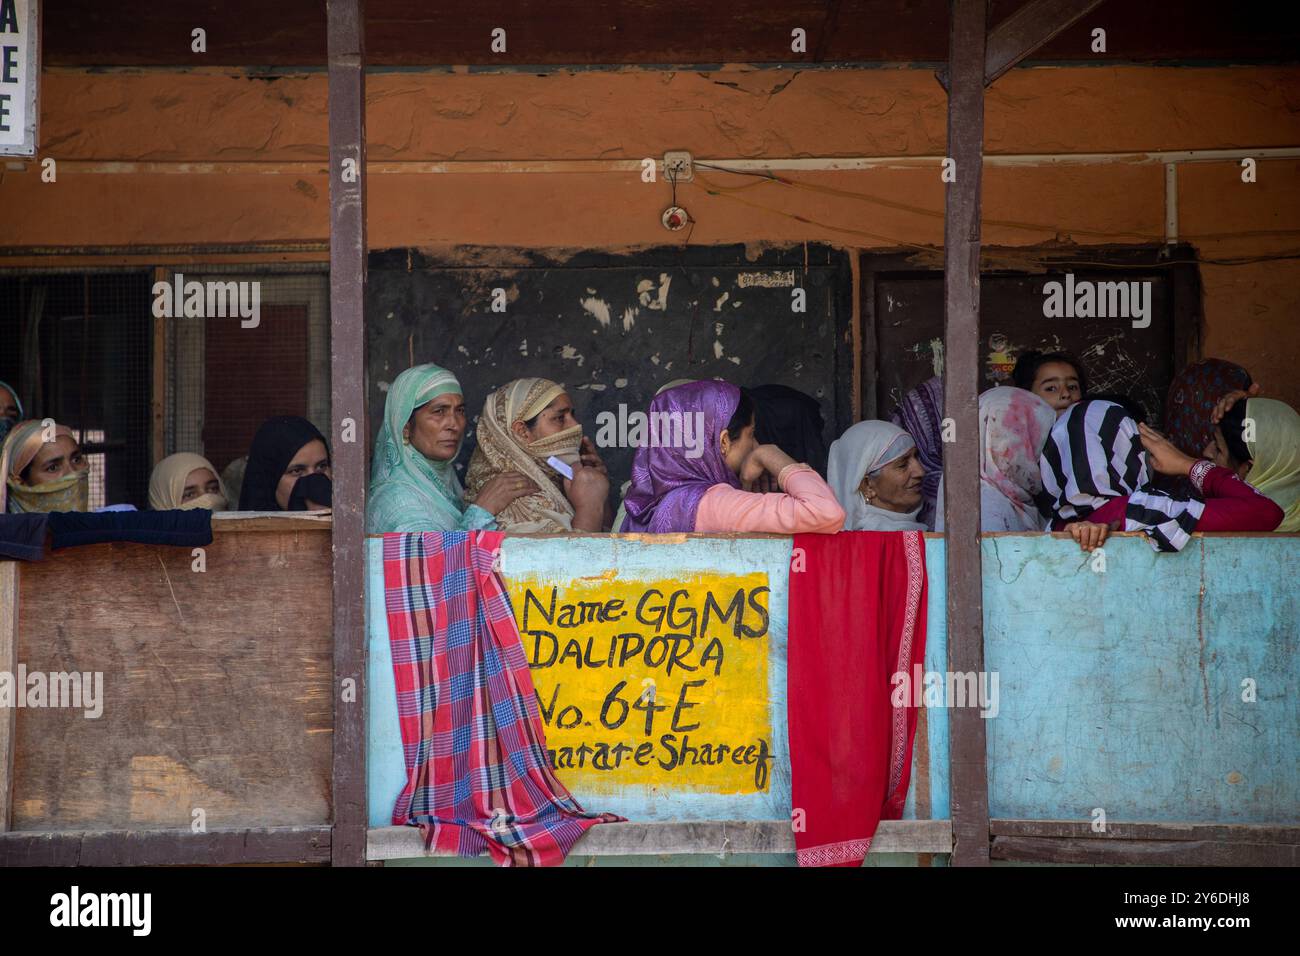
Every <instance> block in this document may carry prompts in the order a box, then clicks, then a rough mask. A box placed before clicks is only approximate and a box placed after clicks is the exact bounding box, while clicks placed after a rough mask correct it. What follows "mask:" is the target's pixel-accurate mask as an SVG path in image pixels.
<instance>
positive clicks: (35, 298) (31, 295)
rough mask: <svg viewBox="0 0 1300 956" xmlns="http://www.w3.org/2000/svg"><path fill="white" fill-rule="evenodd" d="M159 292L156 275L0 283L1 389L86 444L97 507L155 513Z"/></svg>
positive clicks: (58, 273) (123, 273)
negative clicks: (151, 486) (7, 386)
mask: <svg viewBox="0 0 1300 956" xmlns="http://www.w3.org/2000/svg"><path fill="white" fill-rule="evenodd" d="M150 286H151V273H150V272H149V271H148V270H119V271H111V272H109V271H105V272H81V271H74V270H42V271H40V272H31V273H26V274H19V273H12V272H6V273H0V343H3V347H0V379H3V380H5V381H7V382H9V383H11V384H12V385H14V386H15V387H16V388H17V389H18V391H19V398H20V400H21V401H22V403H23V411H24V414H25V416H26V417H27V418H52V419H54V420H55V421H57V422H58V423H59V424H61V425H66V426H67V427H68V428H70V429H72V431H73V432H74V433H75V434H76V435H78V436H80V438H81V441H82V448H83V450H84V451H85V452H86V455H87V457H88V459H89V461H90V467H91V491H90V504H91V507H100V506H102V505H105V504H133V505H135V506H136V507H140V508H142V507H144V506H145V504H146V498H147V494H146V491H147V486H148V482H149V471H150V469H151V468H152V466H153V459H152V449H151V447H150V421H151V411H150V397H151V396H150V393H151V382H152V363H153V358H152V339H151V335H152V318H151V312H150V308H151V297H150ZM11 343H12V346H13V347H10V344H11Z"/></svg>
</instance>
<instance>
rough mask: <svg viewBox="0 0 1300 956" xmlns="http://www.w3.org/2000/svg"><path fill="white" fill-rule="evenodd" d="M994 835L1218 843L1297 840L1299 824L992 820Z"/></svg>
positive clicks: (1299, 837) (991, 827)
mask: <svg viewBox="0 0 1300 956" xmlns="http://www.w3.org/2000/svg"><path fill="white" fill-rule="evenodd" d="M989 832H990V833H992V834H993V836H995V837H999V836H1014V837H1052V838H1059V839H1070V840H1121V841H1123V840H1128V841H1138V840H1140V841H1159V840H1177V841H1183V842H1216V843H1277V844H1285V843H1297V844H1300V826H1293V825H1289V824H1273V823H1128V822H1122V823H1119V822H1114V821H1108V822H1107V823H1106V830H1105V832H1104V833H1098V832H1097V831H1095V830H1093V828H1092V823H1091V822H1090V821H1086V820H990V821H989Z"/></svg>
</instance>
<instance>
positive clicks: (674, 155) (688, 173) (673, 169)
mask: <svg viewBox="0 0 1300 956" xmlns="http://www.w3.org/2000/svg"><path fill="white" fill-rule="evenodd" d="M664 179H667V180H670V181H676V182H679V183H689V182H694V181H695V164H694V163H693V162H691V154H690V152H688V151H687V150H684V149H678V150H669V151H668V152H666V153H664Z"/></svg>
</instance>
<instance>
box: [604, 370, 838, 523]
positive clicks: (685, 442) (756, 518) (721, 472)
mask: <svg viewBox="0 0 1300 956" xmlns="http://www.w3.org/2000/svg"><path fill="white" fill-rule="evenodd" d="M647 424H648V427H647V430H646V435H645V440H644V441H643V442H641V443H640V446H639V447H638V448H637V450H636V455H635V456H634V458H633V459H632V487H631V488H629V489H628V492H627V495H626V497H625V498H624V499H623V504H624V506H625V508H626V509H627V518H626V520H625V521H624V523H623V527H622V530H623V531H625V532H650V533H652V534H667V533H672V532H683V531H699V532H729V531H747V532H773V533H777V534H795V533H798V532H804V531H813V532H824V533H827V534H831V533H834V532H836V531H839V530H840V528H841V527H843V525H844V509H843V508H841V507H840V504H839V502H838V501H836V500H835V494H834V492H832V491H831V489H830V487H829V486H828V485H827V484H826V482H825V481H824V480H823V479H822V477H821V476H820V475H818V474H817V472H816V471H814V470H813V469H812V468H811V467H810V466H808V465H807V464H803V463H800V462H796V461H794V459H792V458H791V457H790V456H789V455H787V454H786V453H785V452H783V451H781V449H780V448H778V447H777V446H776V445H760V444H758V442H757V441H756V440H755V439H754V401H753V399H752V398H750V397H749V395H747V394H746V393H744V392H742V391H741V390H740V389H739V388H737V387H736V386H735V385H732V384H730V383H729V382H716V381H701V382H690V383H688V384H685V385H679V386H677V387H676V388H671V389H668V390H667V391H664V392H662V393H660V394H659V395H657V396H655V399H654V401H652V402H651V403H650V414H649V419H648V423H647ZM764 476H769V477H770V478H771V479H773V480H774V481H775V483H776V485H777V487H779V488H780V489H781V492H779V493H770V494H761V493H756V492H750V491H745V490H744V488H746V487H752V486H753V485H754V484H755V483H756V482H757V481H758V480H759V479H760V478H762V477H764Z"/></svg>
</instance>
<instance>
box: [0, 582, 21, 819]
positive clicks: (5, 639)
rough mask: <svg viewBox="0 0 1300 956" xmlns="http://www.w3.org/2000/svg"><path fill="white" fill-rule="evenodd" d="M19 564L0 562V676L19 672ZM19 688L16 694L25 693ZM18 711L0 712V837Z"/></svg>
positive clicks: (10, 797) (7, 812)
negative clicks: (0, 674)
mask: <svg viewBox="0 0 1300 956" xmlns="http://www.w3.org/2000/svg"><path fill="white" fill-rule="evenodd" d="M19 565H20V562H18V561H0V673H5V674H16V673H17V672H18V575H19V573H20V572H19ZM25 690H26V689H25V688H20V689H19V693H24V692H25ZM17 718H18V708H17V707H6V708H4V709H3V710H0V833H4V832H5V831H6V830H8V829H9V827H10V826H11V821H12V820H13V810H14V735H15V733H16V732H17Z"/></svg>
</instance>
